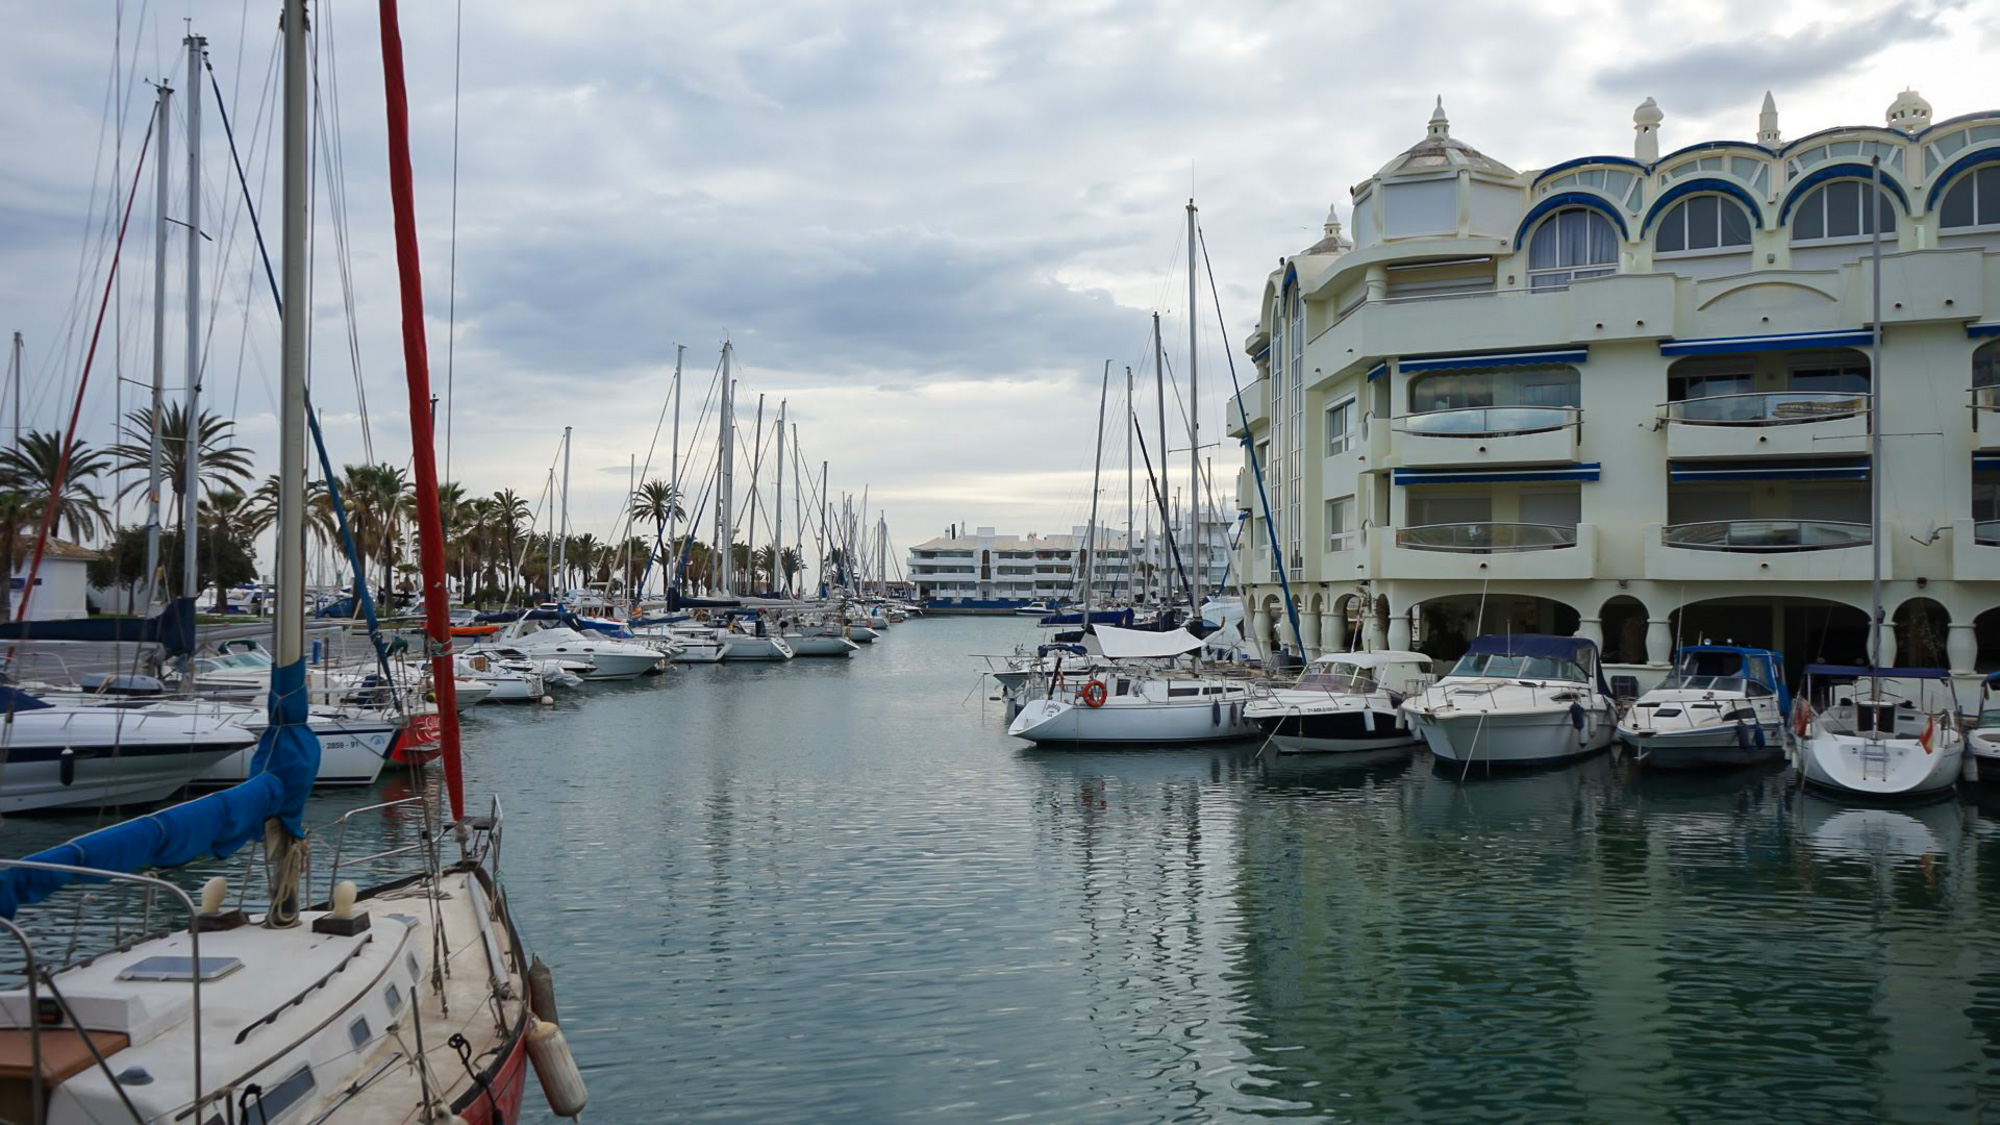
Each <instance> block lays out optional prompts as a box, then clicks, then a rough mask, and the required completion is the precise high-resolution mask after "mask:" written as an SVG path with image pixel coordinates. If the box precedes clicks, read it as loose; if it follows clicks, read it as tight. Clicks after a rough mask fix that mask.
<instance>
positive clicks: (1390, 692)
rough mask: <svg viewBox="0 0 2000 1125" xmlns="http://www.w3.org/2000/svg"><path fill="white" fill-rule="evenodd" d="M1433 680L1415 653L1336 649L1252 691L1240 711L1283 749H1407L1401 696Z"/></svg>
mask: <svg viewBox="0 0 2000 1125" xmlns="http://www.w3.org/2000/svg"><path fill="white" fill-rule="evenodd" d="M1432 679H1433V677H1432V675H1431V659H1430V657H1428V656H1425V655H1424V654H1422V653H1420V652H1396V651H1383V652H1336V653H1331V654H1329V655H1326V656H1322V657H1319V658H1318V659H1316V660H1314V661H1312V662H1311V663H1310V664H1307V665H1306V668H1305V671H1304V672H1303V673H1301V674H1300V676H1299V678H1298V680H1297V682H1295V683H1293V684H1292V685H1291V686H1289V687H1283V688H1276V689H1270V688H1266V689H1262V690H1260V691H1257V692H1255V693H1253V696H1252V698H1251V700H1250V703H1249V705H1248V706H1247V707H1245V708H1244V715H1245V716H1246V717H1247V718H1249V719H1250V721H1251V722H1254V723H1256V724H1257V726H1258V727H1259V728H1260V729H1262V730H1263V731H1264V733H1265V734H1266V735H1268V736H1270V739H1271V742H1272V744H1273V745H1275V746H1276V747H1277V748H1278V752H1279V753H1282V754H1339V753H1353V752H1357V751H1367V750H1387V749H1391V748H1394V747H1411V748H1414V747H1415V745H1416V743H1417V741H1418V739H1417V734H1416V732H1415V731H1413V730H1411V729H1410V724H1409V722H1408V720H1407V719H1406V718H1405V717H1404V715H1403V711H1402V706H1403V700H1404V699H1405V698H1407V697H1408V696H1409V695H1410V694H1411V693H1412V692H1416V691H1422V690H1423V688H1424V687H1425V686H1426V685H1427V684H1429V683H1430V682H1431V680H1432Z"/></svg>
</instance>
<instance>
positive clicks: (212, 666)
mask: <svg viewBox="0 0 2000 1125" xmlns="http://www.w3.org/2000/svg"><path fill="white" fill-rule="evenodd" d="M231 669H234V670H241V671H249V672H268V671H270V670H271V658H270V657H269V656H266V655H265V654H264V652H263V651H262V650H261V649H259V650H253V651H250V652H224V653H219V654H217V655H216V656H213V657H211V658H209V661H208V668H207V669H206V670H207V671H214V672H221V671H227V670H231Z"/></svg>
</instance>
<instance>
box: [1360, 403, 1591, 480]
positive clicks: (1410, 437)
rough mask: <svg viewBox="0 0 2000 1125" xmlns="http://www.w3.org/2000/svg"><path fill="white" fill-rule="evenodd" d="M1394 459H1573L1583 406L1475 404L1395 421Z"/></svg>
mask: <svg viewBox="0 0 2000 1125" xmlns="http://www.w3.org/2000/svg"><path fill="white" fill-rule="evenodd" d="M1395 429H1396V438H1395V443H1396V454H1397V458H1398V463H1400V464H1402V465H1407V466H1411V467H1415V466H1420V465H1551V464H1556V465H1559V464H1569V463H1574V462H1575V461H1576V459H1577V439H1578V435H1579V433H1580V432H1581V430H1582V429H1583V411H1582V410H1580V409H1578V408H1576V407H1574V406H1475V407H1469V408H1462V409H1457V410H1432V411H1427V412H1425V413H1422V414H1406V415H1404V416H1403V417H1401V418H1398V419H1396V421H1395Z"/></svg>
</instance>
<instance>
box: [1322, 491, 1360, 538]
mask: <svg viewBox="0 0 2000 1125" xmlns="http://www.w3.org/2000/svg"><path fill="white" fill-rule="evenodd" d="M1353 546H1354V497H1352V496H1342V497H1340V498H1339V499H1338V500H1328V501H1327V502H1326V549H1327V550H1329V551H1346V550H1350V549H1352V548H1353Z"/></svg>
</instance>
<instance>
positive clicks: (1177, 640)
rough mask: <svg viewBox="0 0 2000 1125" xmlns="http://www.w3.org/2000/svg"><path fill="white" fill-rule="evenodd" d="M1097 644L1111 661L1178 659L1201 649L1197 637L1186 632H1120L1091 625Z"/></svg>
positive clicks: (1145, 630)
mask: <svg viewBox="0 0 2000 1125" xmlns="http://www.w3.org/2000/svg"><path fill="white" fill-rule="evenodd" d="M1091 631H1092V632H1094V633H1096V634H1097V645H1098V648H1099V649H1100V650H1102V651H1103V653H1104V655H1105V657H1106V658H1108V659H1111V660H1148V659H1152V660H1157V659H1161V658H1163V657H1169V656H1179V655H1181V654H1182V653H1186V652H1193V651H1194V650H1196V649H1198V648H1200V647H1201V638H1200V637H1197V636H1195V635H1194V634H1193V633H1190V632H1188V631H1187V630H1186V629H1175V630H1173V631H1172V632H1167V633H1155V632H1153V631H1151V630H1149V629H1120V628H1118V627H1117V626H1115V625H1093V626H1091Z"/></svg>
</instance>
